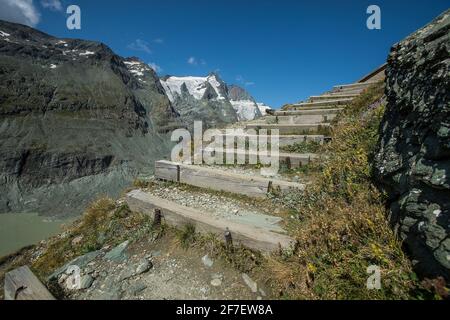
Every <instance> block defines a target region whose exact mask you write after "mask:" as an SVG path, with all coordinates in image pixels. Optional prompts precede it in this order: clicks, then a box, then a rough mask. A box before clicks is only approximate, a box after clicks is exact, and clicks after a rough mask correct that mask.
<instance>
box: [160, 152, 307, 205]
mask: <svg viewBox="0 0 450 320" xmlns="http://www.w3.org/2000/svg"><path fill="white" fill-rule="evenodd" d="M155 177H156V178H157V179H160V180H166V181H172V182H179V183H184V184H188V185H191V186H196V187H199V188H206V189H212V190H216V191H226V192H231V193H236V194H242V195H246V196H249V197H255V198H265V197H266V195H267V193H269V192H270V191H272V190H280V191H288V190H291V189H297V190H299V191H303V190H304V189H305V185H304V184H300V183H295V182H289V181H283V180H277V179H270V178H264V177H255V176H246V175H242V174H235V173H231V172H228V171H223V170H217V169H210V168H205V167H201V166H194V165H187V164H181V163H177V162H171V161H165V160H160V161H156V162H155Z"/></svg>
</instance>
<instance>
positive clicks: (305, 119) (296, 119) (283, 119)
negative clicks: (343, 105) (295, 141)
mask: <svg viewBox="0 0 450 320" xmlns="http://www.w3.org/2000/svg"><path fill="white" fill-rule="evenodd" d="M335 117H336V113H327V114H322V115H320V114H318V115H309V114H307V115H297V116H267V117H264V120H265V121H266V123H267V124H277V123H278V124H307V123H317V124H319V123H324V122H330V121H331V120H333V119H334V118H335Z"/></svg>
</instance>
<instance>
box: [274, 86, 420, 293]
mask: <svg viewBox="0 0 450 320" xmlns="http://www.w3.org/2000/svg"><path fill="white" fill-rule="evenodd" d="M383 87H384V86H383V84H378V85H375V86H373V87H372V88H370V89H368V90H367V91H366V92H365V93H364V94H363V95H362V96H361V97H360V98H357V99H355V101H354V102H353V103H352V104H351V105H350V106H349V107H348V108H347V109H346V110H345V111H344V112H343V113H341V114H340V115H339V117H338V119H337V120H336V121H335V126H334V130H333V135H332V137H333V140H332V142H331V143H329V144H328V145H325V146H324V149H323V151H324V155H325V157H323V161H321V162H320V163H318V164H317V166H318V169H319V170H318V171H319V173H318V174H317V176H316V179H315V180H314V182H313V183H312V184H311V185H310V186H309V187H308V188H307V191H306V192H305V193H303V194H297V195H296V202H297V204H296V211H297V214H298V218H299V219H298V223H297V227H296V229H295V231H294V235H295V237H296V240H297V245H296V247H295V249H294V251H293V252H291V253H289V254H284V255H282V256H279V257H272V258H270V259H269V262H268V264H267V268H268V272H267V273H268V274H270V275H271V278H272V279H273V280H274V281H273V285H274V286H275V290H277V291H279V292H280V293H281V296H282V297H283V298H288V299H305V298H307V299H411V298H421V297H423V292H424V291H422V290H420V289H419V284H418V282H417V278H416V276H415V274H414V273H413V272H412V269H411V263H410V262H409V260H408V259H407V258H406V257H405V255H404V253H403V251H402V249H401V244H400V242H399V241H398V240H397V239H396V237H395V235H394V233H393V231H392V230H391V228H390V227H389V225H388V222H387V219H386V214H387V212H386V209H385V206H384V200H385V199H384V197H383V195H382V194H380V193H379V192H378V191H377V189H376V188H375V186H374V185H373V183H372V180H371V179H372V177H371V172H372V167H371V166H372V164H371V163H372V162H371V159H372V157H373V152H374V148H375V146H376V143H377V140H378V127H379V124H380V121H381V117H382V115H383V112H384V106H383V105H381V104H380V105H379V106H377V107H376V108H373V109H370V110H369V108H368V106H370V105H372V104H374V103H376V102H377V101H380V100H381V98H382V96H383ZM371 265H376V266H378V267H379V268H380V269H381V285H382V288H381V290H368V289H367V288H366V283H367V279H368V277H369V275H370V274H368V273H367V268H368V267H369V266H371Z"/></svg>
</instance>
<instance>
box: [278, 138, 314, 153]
mask: <svg viewBox="0 0 450 320" xmlns="http://www.w3.org/2000/svg"><path fill="white" fill-rule="evenodd" d="M321 147H322V145H321V144H320V143H319V142H316V141H306V142H297V143H294V144H291V145H288V146H283V147H280V151H282V152H289V153H317V152H319V150H320V148H321Z"/></svg>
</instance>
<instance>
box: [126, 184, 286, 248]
mask: <svg viewBox="0 0 450 320" xmlns="http://www.w3.org/2000/svg"><path fill="white" fill-rule="evenodd" d="M126 201H127V204H128V206H129V207H130V209H131V210H133V211H136V212H142V213H144V214H149V215H152V216H153V215H154V210H155V209H159V210H160V211H161V214H162V218H163V221H164V222H165V223H167V224H168V225H170V226H173V227H176V228H183V227H184V226H185V225H187V224H191V225H194V227H195V231H196V232H198V233H201V234H214V235H216V236H218V237H219V238H220V239H222V241H224V234H225V232H227V231H229V232H230V234H231V238H232V242H233V245H236V244H241V245H243V246H246V247H248V248H251V249H255V250H260V251H262V252H265V253H270V252H274V251H277V250H279V248H288V247H290V246H291V244H293V242H294V241H293V239H292V238H290V237H288V236H286V235H284V234H280V233H276V232H273V231H270V230H267V229H265V228H261V227H257V226H251V225H248V224H242V223H237V222H235V221H230V220H228V219H224V218H219V217H215V216H214V215H212V214H211V213H208V212H204V211H200V210H198V209H195V208H190V207H185V206H182V205H179V204H177V203H173V202H171V201H168V200H165V199H162V198H159V197H155V196H152V195H150V194H148V193H145V192H143V191H141V190H133V191H131V192H129V193H128V194H127V196H126Z"/></svg>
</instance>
